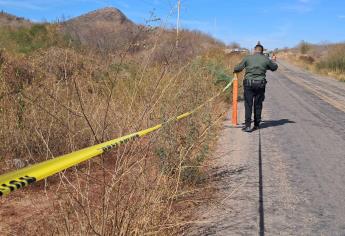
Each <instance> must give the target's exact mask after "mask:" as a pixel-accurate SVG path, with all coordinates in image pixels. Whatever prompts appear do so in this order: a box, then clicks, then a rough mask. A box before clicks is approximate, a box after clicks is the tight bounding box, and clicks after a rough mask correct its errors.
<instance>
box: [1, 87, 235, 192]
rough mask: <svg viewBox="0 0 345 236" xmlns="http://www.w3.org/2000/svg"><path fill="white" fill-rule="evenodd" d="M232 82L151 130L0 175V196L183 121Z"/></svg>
mask: <svg viewBox="0 0 345 236" xmlns="http://www.w3.org/2000/svg"><path fill="white" fill-rule="evenodd" d="M232 82H233V80H232V81H231V82H230V83H229V84H228V85H227V86H226V87H225V88H224V89H223V90H222V91H221V92H220V93H218V94H217V95H215V96H214V97H212V98H210V99H209V100H207V101H206V102H204V103H203V104H201V105H200V106H198V107H197V108H195V109H194V110H192V111H190V112H186V113H184V114H182V115H179V116H177V117H174V118H170V119H169V120H168V121H166V122H164V123H161V124H159V125H156V126H153V127H151V128H148V129H145V130H142V131H139V132H136V133H132V134H129V135H126V136H123V137H120V138H117V139H114V140H110V141H107V142H104V143H101V144H97V145H94V146H91V147H88V148H84V149H81V150H79V151H76V152H72V153H70V154H66V155H63V156H60V157H56V158H54V159H51V160H47V161H43V162H41V163H37V164H34V165H31V166H28V167H25V168H23V169H19V170H16V171H12V172H9V173H7V174H3V175H0V196H3V195H6V194H9V193H11V192H12V191H14V190H17V189H20V188H22V187H25V186H28V185H29V184H32V183H34V182H36V181H39V180H42V179H45V178H47V177H49V176H52V175H54V174H56V173H59V172H60V171H63V170H65V169H68V168H70V167H72V166H75V165H77V164H79V163H81V162H84V161H86V160H89V159H91V158H93V157H96V156H99V155H101V154H103V153H105V152H108V151H109V150H111V149H113V148H116V147H118V146H120V145H122V144H125V143H127V142H129V141H132V140H135V139H137V138H140V137H143V136H145V135H147V134H150V133H152V132H154V131H156V130H158V129H160V128H162V127H163V125H165V124H167V123H170V122H172V121H179V120H182V119H185V118H187V117H189V116H190V115H192V114H193V113H195V112H196V111H197V110H199V109H201V108H202V107H204V106H205V105H206V104H207V103H209V102H210V101H212V100H214V99H215V98H216V97H218V96H219V95H220V94H221V93H223V92H225V91H226V90H227V89H228V88H229V87H230V86H231V84H232Z"/></svg>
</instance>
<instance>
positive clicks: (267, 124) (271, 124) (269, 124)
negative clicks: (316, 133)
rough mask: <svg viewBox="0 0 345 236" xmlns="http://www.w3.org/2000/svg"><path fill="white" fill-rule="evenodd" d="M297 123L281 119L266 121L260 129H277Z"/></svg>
mask: <svg viewBox="0 0 345 236" xmlns="http://www.w3.org/2000/svg"><path fill="white" fill-rule="evenodd" d="M295 123H296V122H295V121H292V120H289V119H280V120H264V121H262V122H261V124H260V129H265V128H269V127H276V126H282V125H286V124H295Z"/></svg>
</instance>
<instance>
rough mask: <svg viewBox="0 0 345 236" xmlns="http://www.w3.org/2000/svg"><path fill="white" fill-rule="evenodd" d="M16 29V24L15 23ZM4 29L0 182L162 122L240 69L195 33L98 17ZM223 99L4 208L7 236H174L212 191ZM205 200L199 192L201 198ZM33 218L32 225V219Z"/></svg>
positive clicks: (115, 14)
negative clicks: (210, 173) (210, 169)
mask: <svg viewBox="0 0 345 236" xmlns="http://www.w3.org/2000/svg"><path fill="white" fill-rule="evenodd" d="M11 19H13V20H14V21H17V20H16V19H15V18H11ZM7 26H8V25H3V26H2V27H1V26H0V48H1V49H0V127H1V132H0V139H1V140H2V142H0V173H1V174H2V173H7V172H9V171H11V170H15V169H16V168H21V167H23V166H26V165H28V164H33V163H39V162H41V161H43V160H47V159H51V158H54V157H57V156H59V155H63V154H67V153H71V152H73V151H76V150H79V149H82V148H85V147H88V146H91V145H94V144H96V143H99V142H101V141H105V140H110V139H113V138H116V137H120V136H122V135H125V134H129V133H132V132H135V131H138V130H142V129H144V128H148V127H152V126H155V125H157V124H160V123H162V122H164V121H167V120H168V119H169V118H171V117H175V116H176V115H180V114H183V113H184V112H186V111H190V110H192V109H194V108H195V107H197V106H199V105H200V104H201V103H203V102H204V101H207V100H208V99H209V98H210V97H212V96H214V95H215V94H217V93H219V91H221V90H222V89H223V86H224V85H225V83H226V82H224V81H223V82H220V83H218V84H216V83H215V81H217V80H218V81H220V80H224V79H226V77H227V76H226V74H230V73H231V69H230V68H231V67H232V66H233V65H234V64H235V63H237V62H238V61H239V60H240V59H241V58H239V56H236V55H234V56H232V55H226V54H225V53H224V50H223V48H224V45H223V44H222V43H221V42H218V41H217V40H216V39H214V38H212V37H210V36H207V35H205V34H203V33H201V32H196V31H188V30H182V31H181V34H180V36H181V37H180V40H179V46H178V47H176V32H174V31H173V30H168V29H163V28H152V27H148V26H141V25H137V24H135V23H133V22H132V21H130V20H129V19H127V17H126V16H125V15H124V14H122V13H121V12H120V11H119V10H117V9H113V8H106V9H100V10H98V11H94V12H91V13H88V14H85V15H83V16H80V17H76V18H74V19H70V20H68V21H66V22H63V23H55V24H49V23H45V24H32V25H30V26H28V27H17V28H16V27H7ZM229 96H230V93H227V94H222V96H220V97H218V98H217V101H215V102H209V103H208V104H207V106H205V107H204V108H203V109H200V110H199V111H198V112H196V113H195V114H194V115H193V116H192V117H190V118H188V119H186V120H184V121H181V122H179V123H178V124H175V123H173V122H172V123H171V124H169V125H166V126H164V129H161V130H160V131H159V132H157V133H155V134H152V135H150V136H146V137H145V138H141V139H136V140H135V141H133V142H128V143H126V144H125V143H124V144H123V145H121V146H119V147H118V148H116V149H115V150H114V151H113V152H108V153H106V154H105V155H104V156H102V157H97V158H95V159H93V160H91V161H90V162H87V163H82V164H80V165H78V166H77V167H76V168H70V169H68V170H66V171H65V172H63V174H61V175H55V176H52V177H49V178H48V179H47V180H46V181H41V182H38V183H35V184H34V185H33V186H30V187H27V188H24V189H22V190H18V191H15V192H13V193H12V194H11V195H9V196H7V197H6V198H2V199H0V201H1V204H2V205H4V206H7V207H6V209H5V208H4V210H3V211H2V212H1V214H0V216H1V217H2V218H1V219H3V221H2V222H1V225H0V230H1V232H2V234H3V235H21V234H23V232H25V234H26V235H45V234H58V235H60V234H72V235H90V234H97V235H104V234H108V235H127V234H136V235H144V234H154V235H156V234H160V235H174V234H175V235H178V231H179V230H180V229H181V227H180V226H181V225H187V224H188V223H187V222H190V215H189V213H190V212H191V211H192V209H194V208H195V204H194V203H193V204H191V203H190V202H194V201H195V200H196V201H195V202H199V201H198V200H197V197H198V192H199V191H195V189H199V188H200V189H204V188H203V186H204V185H205V181H206V180H207V175H206V166H207V160H208V158H209V157H210V156H211V155H212V153H213V149H214V142H215V139H216V137H217V134H218V131H219V128H220V127H221V119H220V118H221V117H222V114H224V113H225V112H226V110H227V109H226V108H225V105H226V102H229V101H230V98H229ZM201 194H202V195H203V198H204V196H205V191H204V190H203V191H202V192H201V191H200V195H201ZM33 215H34V216H35V217H33Z"/></svg>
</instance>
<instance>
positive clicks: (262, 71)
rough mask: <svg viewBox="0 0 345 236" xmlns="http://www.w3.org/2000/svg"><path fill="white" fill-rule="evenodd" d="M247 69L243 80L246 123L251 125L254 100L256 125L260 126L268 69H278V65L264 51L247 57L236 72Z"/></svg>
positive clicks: (248, 125) (236, 68)
mask: <svg viewBox="0 0 345 236" xmlns="http://www.w3.org/2000/svg"><path fill="white" fill-rule="evenodd" d="M243 69H246V73H245V78H244V81H243V87H244V100H245V103H244V105H245V113H246V114H245V125H246V127H250V124H251V117H252V110H253V101H254V127H255V128H258V127H259V124H260V121H261V111H262V103H263V101H264V100H265V88H266V83H267V81H266V71H267V70H271V71H276V70H277V69H278V65H277V64H276V63H274V62H273V61H271V60H270V59H269V58H268V57H266V56H265V55H264V54H263V53H255V54H254V55H250V56H247V57H245V58H244V59H243V60H242V62H241V63H240V64H239V65H237V66H236V67H235V69H234V72H235V73H238V72H241V71H242V70H243Z"/></svg>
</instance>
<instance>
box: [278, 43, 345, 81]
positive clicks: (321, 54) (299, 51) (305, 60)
mask: <svg viewBox="0 0 345 236" xmlns="http://www.w3.org/2000/svg"><path fill="white" fill-rule="evenodd" d="M280 55H281V56H282V57H283V58H286V59H288V60H289V61H290V62H292V63H294V64H296V65H298V66H302V67H303V68H305V69H308V70H310V71H312V72H315V73H319V74H321V75H327V76H331V77H335V78H337V79H339V80H340V81H345V74H344V72H345V43H338V44H323V45H314V44H310V43H308V42H305V41H302V42H301V43H300V44H299V45H298V46H297V47H296V48H294V49H290V50H288V49H287V50H282V51H280Z"/></svg>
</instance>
